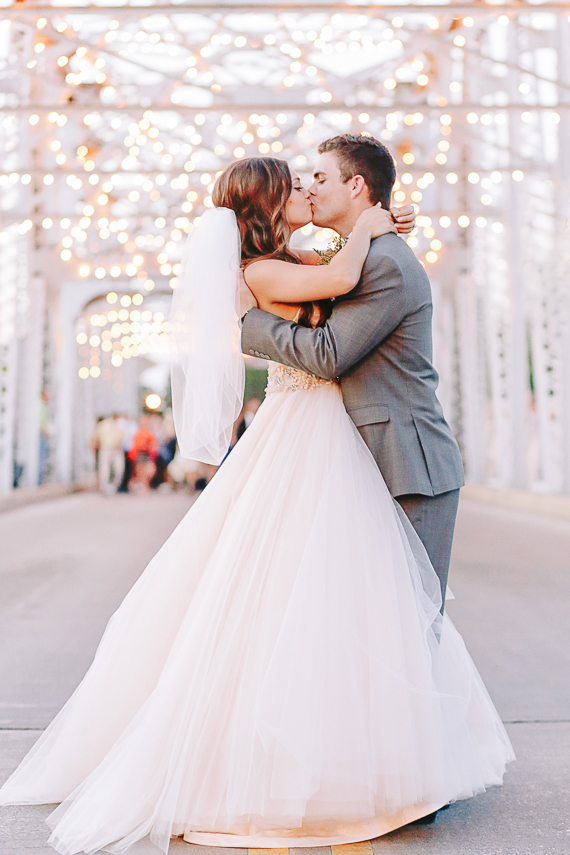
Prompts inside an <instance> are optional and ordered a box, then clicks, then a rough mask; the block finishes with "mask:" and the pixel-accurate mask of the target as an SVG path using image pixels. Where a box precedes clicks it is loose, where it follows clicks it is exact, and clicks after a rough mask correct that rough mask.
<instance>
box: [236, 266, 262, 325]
mask: <svg viewBox="0 0 570 855" xmlns="http://www.w3.org/2000/svg"><path fill="white" fill-rule="evenodd" d="M238 280H239V281H238V284H239V311H240V318H243V316H244V315H245V313H246V312H249V310H250V309H256V308H257V300H256V299H255V297H254V295H253V291H252V290H251V289H250V288H249V287H248V285H247V283H246V281H245V279H244V275H243V270H240V271H239V273H238Z"/></svg>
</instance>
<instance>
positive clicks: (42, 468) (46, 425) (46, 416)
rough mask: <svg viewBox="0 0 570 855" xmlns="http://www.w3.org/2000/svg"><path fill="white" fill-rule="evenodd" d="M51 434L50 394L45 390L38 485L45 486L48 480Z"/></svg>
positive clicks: (43, 394) (41, 407)
mask: <svg viewBox="0 0 570 855" xmlns="http://www.w3.org/2000/svg"><path fill="white" fill-rule="evenodd" d="M50 433H51V420H50V413H49V396H48V393H47V392H46V391H45V390H44V391H43V392H42V394H41V397H40V460H39V472H38V484H43V483H44V481H45V480H46V475H47V468H48V467H47V462H48V457H49V437H50Z"/></svg>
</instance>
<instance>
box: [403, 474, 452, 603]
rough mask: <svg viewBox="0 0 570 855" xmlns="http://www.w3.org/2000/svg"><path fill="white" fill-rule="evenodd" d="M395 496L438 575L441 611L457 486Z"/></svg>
mask: <svg viewBox="0 0 570 855" xmlns="http://www.w3.org/2000/svg"><path fill="white" fill-rule="evenodd" d="M394 498H395V499H396V501H397V502H398V504H399V505H401V507H402V509H403V510H404V513H405V514H406V516H407V517H408V519H409V521H410V522H411V524H412V525H413V527H414V528H415V530H416V533H417V535H418V537H419V539H420V540H421V542H422V543H423V545H424V546H425V548H426V552H427V554H428V555H429V559H430V561H431V563H432V565H433V568H434V570H435V572H436V573H437V575H438V578H439V582H440V585H441V599H442V606H441V612H442V614H443V609H444V607H445V591H446V588H447V576H448V573H449V560H450V558H451V544H452V542H453V531H454V529H455V518H456V516H457V506H458V504H459V490H449V491H448V492H447V493H440V494H439V495H438V496H421V495H419V494H416V493H414V494H411V495H406V496H395V497H394Z"/></svg>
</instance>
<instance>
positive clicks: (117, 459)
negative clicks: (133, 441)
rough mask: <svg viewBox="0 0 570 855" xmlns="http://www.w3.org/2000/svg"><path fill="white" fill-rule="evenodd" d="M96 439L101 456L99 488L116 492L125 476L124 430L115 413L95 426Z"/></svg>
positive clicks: (108, 491) (106, 491)
mask: <svg viewBox="0 0 570 855" xmlns="http://www.w3.org/2000/svg"><path fill="white" fill-rule="evenodd" d="M94 440H95V444H96V448H97V450H98V457H99V479H98V489H99V491H100V492H101V493H107V494H108V493H114V492H116V490H117V489H118V487H119V484H120V483H121V480H122V477H123V470H124V466H125V459H124V455H123V430H122V428H121V425H120V423H119V417H118V415H117V414H116V413H115V414H113V415H112V416H107V417H106V418H104V419H101V421H100V422H99V423H98V425H97V427H96V428H95V433H94Z"/></svg>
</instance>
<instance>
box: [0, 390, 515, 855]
mask: <svg viewBox="0 0 570 855" xmlns="http://www.w3.org/2000/svg"><path fill="white" fill-rule="evenodd" d="M438 592H439V585H438V581H437V577H436V576H435V573H434V571H433V569H432V568H431V566H430V565H429V562H427V559H426V555H425V552H424V550H423V547H422V546H421V544H420V543H419V541H418V539H417V537H416V536H415V534H414V532H413V530H412V529H411V526H410V525H409V523H407V520H406V518H405V517H404V515H403V514H402V513H401V512H400V511H399V509H398V507H397V506H396V504H395V502H394V501H393V499H392V498H391V497H390V495H389V493H388V490H387V488H386V485H385V483H384V481H383V479H382V476H381V475H380V473H379V471H378V469H377V467H376V465H375V463H374V460H373V458H372V456H371V455H370V452H369V451H368V449H367V448H366V446H365V444H364V443H363V441H362V439H361V437H360V435H359V434H358V431H357V430H356V428H355V427H354V425H353V423H352V422H351V420H350V418H349V417H348V415H347V414H346V411H345V410H344V407H343V404H342V398H341V395H340V392H339V390H338V388H337V387H336V386H335V385H333V384H330V383H328V384H320V385H317V386H315V387H314V388H309V389H301V390H298V391H295V390H294V389H287V388H285V389H283V390H282V391H281V392H279V391H278V390H277V389H276V390H275V392H274V393H273V394H269V395H268V396H267V398H266V400H265V402H264V403H263V405H262V406H261V408H260V410H259V412H258V414H257V415H256V418H255V420H254V422H253V424H252V426H251V427H250V428H249V429H248V431H247V432H246V433H245V435H244V436H243V438H242V439H241V440H240V441H239V443H238V444H237V446H236V447H235V448H234V449H233V451H232V452H231V454H230V455H229V457H228V458H227V460H226V461H225V462H224V463H223V465H222V467H221V468H220V469H219V471H218V472H217V474H216V475H215V477H214V479H213V480H212V482H211V483H210V484H209V486H208V487H207V489H206V490H205V491H204V493H203V494H202V495H201V496H200V497H199V498H198V500H197V501H196V502H195V504H194V505H193V506H192V508H191V509H190V511H189V512H188V514H187V515H186V517H185V518H184V519H183V520H182V522H181V523H180V524H179V526H178V527H177V528H176V530H175V531H174V533H173V534H172V536H171V537H170V538H169V539H168V541H167V542H166V543H165V544H164V546H163V547H162V549H161V550H160V551H159V552H158V553H157V555H156V556H155V557H154V558H153V559H152V561H151V562H150V564H149V565H148V567H147V568H146V569H145V571H144V572H143V573H142V575H141V577H140V578H139V580H138V581H137V583H136V584H135V585H134V587H133V588H132V590H131V591H130V592H129V594H128V595H127V597H126V598H125V600H124V601H123V603H122V605H121V606H120V607H119V609H118V610H117V612H116V613H115V614H114V615H113V616H112V618H111V619H110V621H109V624H108V626H107V629H106V631H105V634H104V636H103V639H102V641H101V643H100V645H99V648H98V650H97V653H96V656H95V659H94V662H93V664H92V666H91V667H90V669H89V671H88V672H87V674H86V676H85V678H84V679H83V681H82V682H81V684H80V685H79V687H78V688H77V689H76V691H75V693H74V694H73V695H72V697H71V698H70V700H69V701H68V702H67V704H66V705H65V706H64V707H63V709H62V710H61V712H60V713H59V715H58V716H57V717H56V718H55V719H54V721H53V722H52V724H51V725H50V726H49V728H48V729H47V730H46V731H45V733H44V734H43V735H42V736H41V738H40V739H39V740H38V742H37V743H36V745H35V746H34V747H33V749H32V750H31V751H30V753H29V754H28V755H27V757H26V758H25V759H24V760H23V762H22V763H21V765H20V766H19V768H18V769H17V770H16V771H15V773H14V774H13V775H12V777H11V778H10V779H9V780H8V782H7V783H6V784H5V786H4V787H3V788H2V790H0V803H1V804H37V803H53V802H61V804H60V805H59V807H57V808H56V810H55V811H54V812H53V813H52V814H51V816H50V817H49V819H48V823H49V825H50V827H51V829H52V835H51V837H50V840H49V842H50V844H51V845H52V846H53V847H54V848H55V849H56V850H57V852H59V853H62V855H74V854H75V853H84V852H85V853H94V852H97V851H99V850H102V849H103V850H105V851H107V852H111V853H116V855H119V853H124V852H128V851H129V849H130V847H131V846H132V845H133V844H134V843H136V842H137V841H139V840H141V839H143V838H147V837H150V840H151V841H152V842H153V843H154V844H155V845H156V846H157V847H158V848H159V849H160V850H162V851H164V852H167V850H168V845H169V839H170V838H171V836H173V835H182V836H184V839H186V840H187V841H190V842H193V843H205V844H209V845H214V846H231V847H263V848H268V847H282V846H287V847H289V846H293V847H299V846H319V845H329V844H338V843H348V842H354V841H359V840H365V839H371V838H373V837H377V836H379V835H381V834H384V833H386V832H388V831H391V830H393V829H395V828H398V827H400V826H401V825H404V824H406V823H407V822H410V821H411V820H414V819H416V818H418V817H420V816H423V815H425V814H428V813H430V812H431V811H433V810H435V809H436V808H439V807H440V806H442V805H444V804H446V803H448V802H450V801H454V800H457V799H465V798H468V797H470V796H473V795H474V794H475V793H480V792H482V791H483V790H485V788H486V787H489V786H492V785H497V784H500V783H501V782H502V778H503V774H504V771H505V764H506V763H507V762H508V761H509V760H511V759H513V753H512V748H511V746H510V743H509V739H508V737H507V734H506V732H505V730H504V728H503V725H502V723H501V721H500V719H499V716H498V714H497V712H496V710H495V708H494V706H493V704H492V702H491V700H490V698H489V696H488V694H487V692H486V690H485V687H484V686H483V683H482V681H481V679H480V677H479V675H478V673H477V671H476V669H475V666H474V665H473V662H472V660H471V658H470V657H469V654H468V653H467V651H466V649H465V646H464V644H463V641H462V639H461V637H460V636H459V634H458V633H457V631H456V630H455V629H454V627H453V625H452V623H451V621H450V620H449V618H447V617H445V618H444V620H443V622H442V621H441V620H440V617H439V605H440V603H439V601H438Z"/></svg>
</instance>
